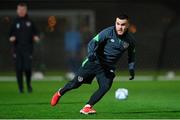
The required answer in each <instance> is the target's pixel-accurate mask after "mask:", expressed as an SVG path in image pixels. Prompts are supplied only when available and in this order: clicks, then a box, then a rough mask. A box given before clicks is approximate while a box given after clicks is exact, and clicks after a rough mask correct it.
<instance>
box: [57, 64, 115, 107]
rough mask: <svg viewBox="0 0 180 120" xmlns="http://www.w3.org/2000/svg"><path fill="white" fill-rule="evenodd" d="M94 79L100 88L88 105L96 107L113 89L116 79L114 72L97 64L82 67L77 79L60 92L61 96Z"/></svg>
mask: <svg viewBox="0 0 180 120" xmlns="http://www.w3.org/2000/svg"><path fill="white" fill-rule="evenodd" d="M94 77H96V78H97V81H98V85H99V88H98V90H96V91H95V92H94V93H93V95H92V96H91V97H90V99H89V101H88V102H87V104H90V105H95V104H96V103H97V102H98V101H99V100H100V99H101V98H102V97H103V96H104V95H105V94H106V93H107V91H108V90H109V89H110V88H111V86H112V82H113V79H114V77H115V74H114V70H112V69H110V68H108V67H103V66H102V65H100V64H98V63H95V62H89V61H87V62H86V63H85V65H84V66H81V67H80V69H79V71H78V73H77V74H76V76H75V78H74V79H73V80H72V81H70V82H68V83H67V84H66V85H65V86H64V87H63V88H62V89H61V90H60V94H61V95H64V94H65V93H66V92H68V91H70V90H72V89H75V88H78V87H80V86H81V85H82V84H83V83H88V84H90V83H91V82H92V80H93V79H94Z"/></svg>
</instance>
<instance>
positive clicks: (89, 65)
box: [51, 14, 135, 114]
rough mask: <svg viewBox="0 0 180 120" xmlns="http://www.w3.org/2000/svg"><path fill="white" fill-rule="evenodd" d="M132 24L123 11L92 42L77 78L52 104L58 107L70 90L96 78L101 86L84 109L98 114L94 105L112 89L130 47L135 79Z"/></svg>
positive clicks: (60, 90)
mask: <svg viewBox="0 0 180 120" xmlns="http://www.w3.org/2000/svg"><path fill="white" fill-rule="evenodd" d="M128 26H129V17H128V16H127V15H126V14H121V15H119V16H118V17H116V21H115V26H111V27H108V28H106V29H104V30H103V31H101V32H100V33H99V34H97V35H96V36H95V37H94V38H93V39H92V40H91V41H90V42H89V44H88V57H87V58H86V59H85V60H84V62H83V63H82V66H81V67H80V68H79V70H78V72H77V74H76V76H75V77H74V79H73V80H72V81H70V82H68V83H67V84H66V85H65V86H64V87H63V88H60V89H59V91H57V92H56V93H55V94H54V96H53V97H52V100H51V105H52V106H55V105H56V104H57V103H58V101H59V99H60V97H62V96H63V95H64V94H65V93H66V92H68V91H70V90H72V89H75V88H78V87H79V86H81V85H82V84H83V83H87V84H90V83H91V82H92V80H93V79H94V77H96V78H97V82H98V84H99V89H98V90H97V91H95V92H94V94H93V95H92V96H91V97H90V99H89V101H88V102H87V104H86V105H85V106H84V107H83V108H82V109H81V110H80V113H82V114H93V113H96V111H95V110H94V109H93V108H92V107H93V106H94V105H95V104H96V103H97V102H98V101H99V100H100V99H101V98H102V97H103V96H104V95H105V94H106V93H107V91H108V90H109V89H110V88H111V86H112V82H113V79H114V77H115V74H114V71H115V64H116V63H117V61H118V60H119V58H120V57H121V56H122V54H123V53H124V52H125V51H126V50H127V51H128V64H129V72H130V78H129V79H130V80H133V79H134V76H135V72H134V71H135V40H134V38H133V37H132V35H131V34H130V33H129V32H128Z"/></svg>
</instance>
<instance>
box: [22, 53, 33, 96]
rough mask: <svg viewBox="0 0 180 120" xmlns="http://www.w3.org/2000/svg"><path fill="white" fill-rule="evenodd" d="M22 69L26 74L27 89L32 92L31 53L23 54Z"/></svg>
mask: <svg viewBox="0 0 180 120" xmlns="http://www.w3.org/2000/svg"><path fill="white" fill-rule="evenodd" d="M23 57H24V69H25V75H26V84H27V90H28V92H29V93H31V92H32V86H31V76H32V55H29V54H25V55H24V56H23Z"/></svg>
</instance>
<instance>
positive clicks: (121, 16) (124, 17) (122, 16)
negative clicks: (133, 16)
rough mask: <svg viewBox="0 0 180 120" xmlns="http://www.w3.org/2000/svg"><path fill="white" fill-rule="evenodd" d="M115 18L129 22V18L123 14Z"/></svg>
mask: <svg viewBox="0 0 180 120" xmlns="http://www.w3.org/2000/svg"><path fill="white" fill-rule="evenodd" d="M117 18H119V19H127V20H129V16H128V15H127V14H125V13H121V14H119V15H118V16H117Z"/></svg>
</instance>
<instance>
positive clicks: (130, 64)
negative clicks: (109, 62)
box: [128, 41, 136, 80]
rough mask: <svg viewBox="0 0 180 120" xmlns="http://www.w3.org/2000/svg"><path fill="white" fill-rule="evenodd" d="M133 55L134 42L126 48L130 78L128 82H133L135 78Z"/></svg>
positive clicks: (134, 51) (134, 52)
mask: <svg viewBox="0 0 180 120" xmlns="http://www.w3.org/2000/svg"><path fill="white" fill-rule="evenodd" d="M135 54H136V50H135V41H133V42H132V43H131V44H130V46H129V48H128V67H129V73H130V76H131V77H130V78H129V80H133V79H134V77H135Z"/></svg>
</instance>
